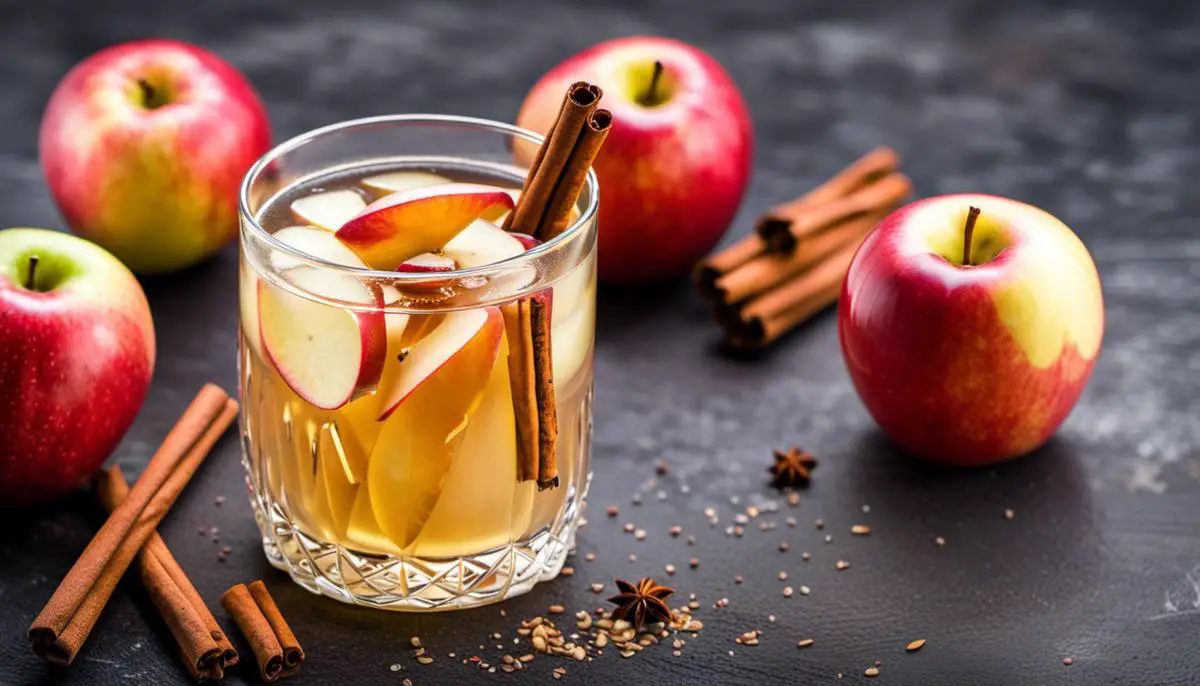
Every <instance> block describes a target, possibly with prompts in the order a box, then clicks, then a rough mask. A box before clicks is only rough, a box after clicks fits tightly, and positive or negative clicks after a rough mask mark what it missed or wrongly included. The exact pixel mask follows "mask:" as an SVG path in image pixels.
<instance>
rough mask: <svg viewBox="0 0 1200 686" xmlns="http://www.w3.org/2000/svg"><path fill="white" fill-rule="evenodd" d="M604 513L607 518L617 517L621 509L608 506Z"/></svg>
mask: <svg viewBox="0 0 1200 686" xmlns="http://www.w3.org/2000/svg"><path fill="white" fill-rule="evenodd" d="M604 513H605V514H607V515H608V516H609V517H616V516H617V515H619V514H621V508H619V507H617V506H616V505H609V506H608V509H607V510H605V511H604Z"/></svg>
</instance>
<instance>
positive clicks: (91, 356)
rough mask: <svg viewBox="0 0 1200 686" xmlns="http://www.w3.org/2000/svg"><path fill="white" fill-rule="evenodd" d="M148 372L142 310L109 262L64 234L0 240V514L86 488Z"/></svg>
mask: <svg viewBox="0 0 1200 686" xmlns="http://www.w3.org/2000/svg"><path fill="white" fill-rule="evenodd" d="M35 261H36V266H34V262H35ZM153 371H154V325H153V322H152V321H151V319H150V308H149V306H148V305H147V304H146V296H145V295H143V293H142V289H141V287H140V286H139V285H138V282H137V280H136V279H134V278H133V275H132V274H130V273H129V270H128V269H126V268H125V267H124V266H123V265H122V264H121V263H120V262H119V261H118V260H117V259H116V258H115V257H113V256H112V255H110V254H108V253H107V252H105V251H104V250H103V249H101V248H99V247H97V246H96V245H94V244H92V243H89V242H87V241H85V240H83V239H81V238H76V237H74V236H71V235H68V234H65V233H57V232H53V231H46V230H43V229H5V230H3V231H0V503H3V504H5V505H8V504H31V503H40V502H45V501H47V500H50V499H52V498H54V497H56V496H59V495H62V494H63V493H66V492H67V491H70V490H71V489H73V488H75V487H77V486H79V485H80V484H82V483H83V482H84V481H85V480H87V478H88V477H89V476H90V475H91V474H93V473H94V472H95V471H96V470H97V469H98V468H99V467H100V464H101V463H102V462H104V460H105V458H107V457H108V456H109V455H110V454H111V453H112V451H113V449H115V448H116V447H117V443H118V442H120V440H121V437H122V436H124V435H125V431H126V430H128V429H129V425H130V424H132V423H133V419H134V417H135V416H137V413H138V409H140V408H141V406H142V401H143V400H145V398H146V389H147V388H148V387H149V385H150V375H151V373H152V372H153Z"/></svg>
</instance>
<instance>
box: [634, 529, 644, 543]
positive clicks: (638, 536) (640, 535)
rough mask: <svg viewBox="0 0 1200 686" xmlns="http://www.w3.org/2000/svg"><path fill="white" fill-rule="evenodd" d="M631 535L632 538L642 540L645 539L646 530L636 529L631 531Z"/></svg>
mask: <svg viewBox="0 0 1200 686" xmlns="http://www.w3.org/2000/svg"><path fill="white" fill-rule="evenodd" d="M633 537H634V538H636V539H637V540H639V541H644V540H646V530H645V529H638V530H637V531H635V532H633Z"/></svg>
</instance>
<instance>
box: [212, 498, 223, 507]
mask: <svg viewBox="0 0 1200 686" xmlns="http://www.w3.org/2000/svg"><path fill="white" fill-rule="evenodd" d="M224 502H225V496H223V495H219V496H217V497H216V498H214V499H213V505H216V506H217V507H220V506H221V505H222V504H224Z"/></svg>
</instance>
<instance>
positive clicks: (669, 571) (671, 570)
mask: <svg viewBox="0 0 1200 686" xmlns="http://www.w3.org/2000/svg"><path fill="white" fill-rule="evenodd" d="M663 571H665V572H666V573H667V574H674V573H675V565H670V564H669V565H667V566H666V567H663Z"/></svg>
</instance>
